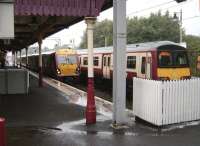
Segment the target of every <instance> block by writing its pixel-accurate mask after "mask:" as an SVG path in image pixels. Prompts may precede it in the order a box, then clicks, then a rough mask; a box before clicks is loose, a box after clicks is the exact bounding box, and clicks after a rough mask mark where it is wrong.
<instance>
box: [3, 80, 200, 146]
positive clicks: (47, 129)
mask: <svg viewBox="0 0 200 146" xmlns="http://www.w3.org/2000/svg"><path fill="white" fill-rule="evenodd" d="M30 85H31V87H30V93H29V94H28V95H4V96H3V95H1V96H0V116H2V117H5V118H6V128H7V143H8V144H7V145H8V146H122V145H123V146H130V145H134V146H161V145H162V146H199V145H200V138H199V137H200V126H199V125H200V124H199V121H196V122H192V123H186V124H182V125H176V126H170V127H168V128H166V129H163V130H162V131H160V130H158V129H155V128H151V127H148V126H145V125H144V124H140V123H135V122H132V123H130V124H129V125H128V127H127V128H124V129H118V130H116V129H113V128H112V127H111V123H112V119H111V117H109V116H105V115H102V114H101V113H98V115H97V123H96V124H95V125H86V124H85V118H84V113H85V107H84V106H80V105H77V104H74V103H72V102H71V100H70V99H69V97H67V93H66V94H64V93H63V92H61V91H59V90H57V89H55V88H54V87H51V86H49V85H47V84H45V86H44V87H43V88H39V87H38V81H37V79H36V78H35V77H33V76H31V79H30Z"/></svg>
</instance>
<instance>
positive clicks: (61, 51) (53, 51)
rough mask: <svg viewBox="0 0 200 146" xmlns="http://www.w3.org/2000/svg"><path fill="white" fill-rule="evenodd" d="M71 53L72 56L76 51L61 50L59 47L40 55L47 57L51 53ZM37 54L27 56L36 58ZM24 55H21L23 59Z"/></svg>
mask: <svg viewBox="0 0 200 146" xmlns="http://www.w3.org/2000/svg"><path fill="white" fill-rule="evenodd" d="M67 52H68V53H72V54H75V52H76V50H74V49H71V48H69V47H68V48H63V47H60V48H58V49H57V50H55V49H52V50H48V51H45V52H42V55H49V54H53V53H58V54H62V53H67ZM38 55H39V53H38V52H37V53H33V54H28V56H38ZM25 56H26V55H22V57H25Z"/></svg>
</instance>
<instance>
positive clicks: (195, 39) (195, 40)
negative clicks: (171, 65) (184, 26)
mask: <svg viewBox="0 0 200 146" xmlns="http://www.w3.org/2000/svg"><path fill="white" fill-rule="evenodd" d="M184 41H185V42H186V43H187V48H188V54H189V55H188V57H189V62H190V68H191V72H192V75H194V76H200V71H198V70H197V69H196V67H197V57H198V56H200V37H199V36H194V35H186V36H185V37H184Z"/></svg>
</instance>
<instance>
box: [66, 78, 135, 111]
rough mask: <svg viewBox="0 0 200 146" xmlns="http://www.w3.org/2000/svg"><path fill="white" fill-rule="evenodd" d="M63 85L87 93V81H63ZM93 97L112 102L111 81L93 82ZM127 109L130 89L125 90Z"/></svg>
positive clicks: (130, 95) (130, 101)
mask: <svg viewBox="0 0 200 146" xmlns="http://www.w3.org/2000/svg"><path fill="white" fill-rule="evenodd" d="M63 83H65V84H68V85H71V86H73V87H75V88H78V89H80V90H83V91H85V92H87V80H76V79H71V78H68V79H65V80H64V81H63ZM94 83H95V85H94V86H95V96H98V97H101V98H103V99H104V100H107V101H110V102H112V81H111V80H95V81H94ZM126 97H127V103H126V105H127V108H128V109H131V108H132V88H127V96H126Z"/></svg>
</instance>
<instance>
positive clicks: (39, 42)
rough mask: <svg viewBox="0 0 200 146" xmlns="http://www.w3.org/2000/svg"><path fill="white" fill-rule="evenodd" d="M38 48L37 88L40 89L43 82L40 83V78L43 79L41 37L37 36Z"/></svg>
mask: <svg viewBox="0 0 200 146" xmlns="http://www.w3.org/2000/svg"><path fill="white" fill-rule="evenodd" d="M38 46H39V57H38V59H39V60H38V62H39V65H38V72H39V87H42V86H43V81H42V78H43V72H42V36H41V35H39V37H38Z"/></svg>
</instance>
